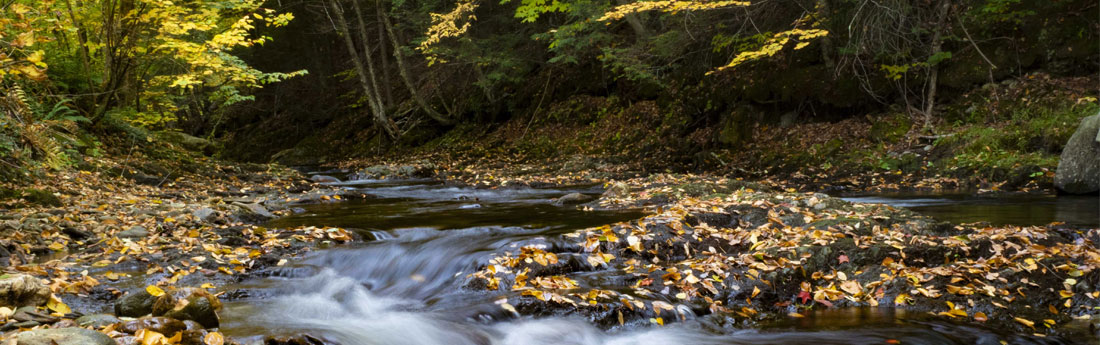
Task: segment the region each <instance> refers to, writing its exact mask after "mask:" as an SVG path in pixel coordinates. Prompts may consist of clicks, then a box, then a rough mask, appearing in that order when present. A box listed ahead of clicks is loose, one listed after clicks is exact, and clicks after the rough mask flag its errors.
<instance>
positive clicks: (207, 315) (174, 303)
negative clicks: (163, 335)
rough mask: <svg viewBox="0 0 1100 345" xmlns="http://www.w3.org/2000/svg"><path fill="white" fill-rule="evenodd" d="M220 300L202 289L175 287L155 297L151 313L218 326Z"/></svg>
mask: <svg viewBox="0 0 1100 345" xmlns="http://www.w3.org/2000/svg"><path fill="white" fill-rule="evenodd" d="M220 308H221V301H219V300H218V298H217V297H215V296H214V295H211V294H210V293H209V292H207V291H206V290H202V289H191V288H184V289H177V290H173V291H171V292H169V293H166V294H164V295H161V296H160V297H157V300H156V303H154V304H153V315H156V316H161V315H163V316H167V317H170V318H174V319H178V320H192V321H195V322H198V323H199V324H201V325H202V326H203V327H206V328H214V327H218V325H219V321H218V312H217V310H218V309H220Z"/></svg>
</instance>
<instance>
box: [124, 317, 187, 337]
mask: <svg viewBox="0 0 1100 345" xmlns="http://www.w3.org/2000/svg"><path fill="white" fill-rule="evenodd" d="M143 329H147V330H150V331H156V332H157V333H160V334H164V335H165V336H168V337H171V336H173V335H175V334H176V333H179V332H183V330H185V329H187V325H184V324H183V322H181V321H180V320H176V319H173V318H169V317H163V316H153V317H143V318H140V319H137V320H133V321H126V322H123V323H122V325H121V326H119V327H118V330H119V331H120V332H124V333H130V334H134V333H137V331H140V330H143Z"/></svg>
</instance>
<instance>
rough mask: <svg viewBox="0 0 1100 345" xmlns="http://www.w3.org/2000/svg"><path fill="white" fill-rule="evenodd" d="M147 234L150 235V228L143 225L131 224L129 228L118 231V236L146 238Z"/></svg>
mask: <svg viewBox="0 0 1100 345" xmlns="http://www.w3.org/2000/svg"><path fill="white" fill-rule="evenodd" d="M146 236H149V230H147V229H145V227H144V226H141V225H134V226H131V227H130V228H129V229H126V230H123V231H122V232H119V233H118V238H145V237H146Z"/></svg>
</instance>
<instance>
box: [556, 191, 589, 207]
mask: <svg viewBox="0 0 1100 345" xmlns="http://www.w3.org/2000/svg"><path fill="white" fill-rule="evenodd" d="M588 200H592V197H590V196H587V195H584V194H581V193H569V194H566V195H563V196H562V197H560V198H558V200H554V205H573V204H580V203H583V202H586V201H588Z"/></svg>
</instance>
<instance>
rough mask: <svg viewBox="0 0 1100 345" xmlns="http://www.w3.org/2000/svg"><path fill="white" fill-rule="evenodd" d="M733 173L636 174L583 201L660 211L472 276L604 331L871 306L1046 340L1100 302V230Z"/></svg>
mask: <svg viewBox="0 0 1100 345" xmlns="http://www.w3.org/2000/svg"><path fill="white" fill-rule="evenodd" d="M732 182H735V181H729V180H724V179H720V178H709V179H708V178H699V177H694V176H684V175H655V176H651V177H648V178H639V179H633V180H630V181H626V182H625V185H629V186H634V189H633V191H632V192H630V193H629V194H625V195H616V196H611V195H605V197H604V198H601V200H600V201H599V202H598V203H597V204H592V205H588V206H586V207H592V208H620V207H638V206H643V207H647V208H648V209H649V210H651V211H652V212H651V215H649V216H647V217H645V218H644V219H640V220H637V221H633V222H626V223H620V224H615V225H610V226H602V227H597V228H590V229H583V230H579V231H576V232H573V233H569V234H566V235H563V236H561V237H560V238H555V239H549V240H547V242H546V243H544V244H541V245H540V244H534V245H531V246H527V247H523V248H522V249H520V250H519V251H512V252H504V253H500V254H499V255H498V256H497V257H495V258H494V259H493V260H492V261H491V262H490V264H488V265H486V266H485V267H484V268H483V269H482V270H480V271H479V272H476V273H474V274H472V275H471V276H470V280H469V282H468V284H467V285H468V287H470V288H475V289H487V290H504V291H510V293H508V294H506V295H507V296H508V297H507V300H503V301H501V303H500V304H501V305H502V306H503V307H504V308H505V309H507V310H510V311H514V312H518V313H520V314H531V315H560V314H566V315H569V314H578V315H583V316H585V317H588V318H589V319H590V320H592V321H594V322H595V323H597V324H599V325H601V326H604V327H609V328H610V327H616V326H619V325H624V324H628V323H646V322H651V323H655V324H665V323H667V322H671V321H674V320H683V319H688V318H695V317H700V316H706V317H712V318H722V319H728V320H730V321H733V322H729V323H728V324H742V325H751V324H756V323H759V322H765V321H770V320H776V319H779V318H801V317H804V315H806V314H807V313H810V312H814V311H816V310H821V309H828V308H844V307H867V306H869V307H879V308H903V309H908V310H913V311H921V312H928V313H931V314H933V315H937V316H939V317H942V318H946V319H952V320H957V321H963V322H975V323H984V324H987V325H989V326H991V327H998V328H1002V329H1013V330H1015V331H1017V332H1021V333H1034V334H1036V335H1039V336H1043V335H1046V334H1052V333H1056V332H1057V331H1058V330H1059V326H1061V325H1064V324H1067V323H1070V322H1071V321H1072V320H1073V319H1090V318H1091V317H1092V316H1093V315H1095V314H1096V307H1097V306H1098V305H1100V303H1098V302H1100V291H1098V290H1097V288H1096V283H1097V282H1098V278H1100V276H1098V273H1097V270H1096V268H1097V267H1098V265H1100V251H1098V250H1097V249H1096V246H1095V243H1096V242H1097V241H1100V230H1097V229H1089V230H1078V229H1071V228H1066V227H1064V226H1062V225H1059V224H1052V225H1050V226H1041V227H1014V226H1007V227H985V226H960V225H952V224H948V223H942V222H936V221H934V220H931V219H928V218H926V217H923V216H920V215H917V214H915V213H912V212H910V211H907V210H903V209H896V208H893V207H890V206H886V205H862V204H849V203H847V202H844V201H842V200H839V199H834V198H831V197H828V196H825V195H822V194H805V193H790V192H783V193H774V192H761V191H757V190H754V189H752V188H740V189H738V190H735V191H730V188H729V186H730V185H731V183H732ZM693 188H694V189H697V190H703V191H704V192H702V193H700V192H692V189H693ZM647 205H648V206H647Z"/></svg>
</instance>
